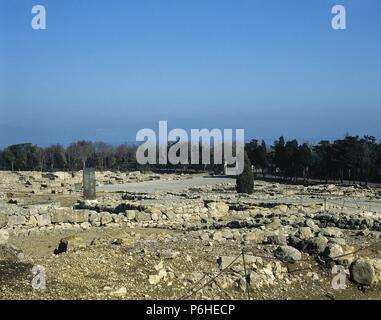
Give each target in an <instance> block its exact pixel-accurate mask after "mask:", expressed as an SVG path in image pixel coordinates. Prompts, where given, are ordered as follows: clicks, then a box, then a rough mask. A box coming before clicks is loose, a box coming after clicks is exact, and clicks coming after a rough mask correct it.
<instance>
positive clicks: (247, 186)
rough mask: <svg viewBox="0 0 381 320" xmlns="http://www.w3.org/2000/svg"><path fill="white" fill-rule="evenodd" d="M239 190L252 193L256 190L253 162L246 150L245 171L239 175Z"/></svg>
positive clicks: (237, 180) (239, 191)
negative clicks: (252, 168)
mask: <svg viewBox="0 0 381 320" xmlns="http://www.w3.org/2000/svg"><path fill="white" fill-rule="evenodd" d="M236 182H237V192H238V193H248V194H252V193H253V191H254V175H253V171H252V170H251V162H250V159H249V156H248V155H247V153H246V151H245V160H244V167H243V172H242V173H241V174H240V175H239V176H237V179H236Z"/></svg>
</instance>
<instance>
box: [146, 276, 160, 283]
mask: <svg viewBox="0 0 381 320" xmlns="http://www.w3.org/2000/svg"><path fill="white" fill-rule="evenodd" d="M160 280H161V278H160V276H159V275H158V274H151V275H150V276H149V277H148V282H149V283H150V284H152V285H156V284H158V283H159V282H160Z"/></svg>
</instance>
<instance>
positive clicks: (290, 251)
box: [274, 246, 302, 262]
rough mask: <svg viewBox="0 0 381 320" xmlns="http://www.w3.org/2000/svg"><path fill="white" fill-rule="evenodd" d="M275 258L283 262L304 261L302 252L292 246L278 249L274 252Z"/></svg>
mask: <svg viewBox="0 0 381 320" xmlns="http://www.w3.org/2000/svg"><path fill="white" fill-rule="evenodd" d="M274 256H275V257H276V258H278V259H279V260H281V261H283V262H295V261H299V260H301V259H302V254H301V253H300V251H299V250H297V249H295V248H293V247H290V246H280V247H278V248H277V249H276V250H275V252H274Z"/></svg>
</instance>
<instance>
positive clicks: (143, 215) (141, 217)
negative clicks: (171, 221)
mask: <svg viewBox="0 0 381 320" xmlns="http://www.w3.org/2000/svg"><path fill="white" fill-rule="evenodd" d="M136 220H137V221H150V220H151V214H150V213H148V212H144V211H141V212H139V213H138V214H137V216H136Z"/></svg>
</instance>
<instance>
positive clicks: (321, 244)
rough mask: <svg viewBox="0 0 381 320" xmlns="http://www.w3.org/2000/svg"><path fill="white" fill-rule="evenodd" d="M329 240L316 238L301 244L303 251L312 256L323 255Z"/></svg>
mask: <svg viewBox="0 0 381 320" xmlns="http://www.w3.org/2000/svg"><path fill="white" fill-rule="evenodd" d="M327 244H328V239H327V238H325V237H314V238H311V239H306V240H304V241H303V242H302V243H301V249H302V251H304V252H307V253H310V254H322V253H323V252H324V251H325V248H326V247H327Z"/></svg>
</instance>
